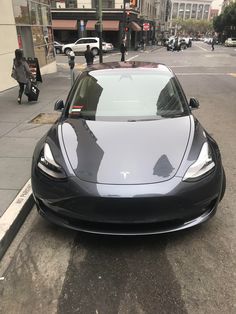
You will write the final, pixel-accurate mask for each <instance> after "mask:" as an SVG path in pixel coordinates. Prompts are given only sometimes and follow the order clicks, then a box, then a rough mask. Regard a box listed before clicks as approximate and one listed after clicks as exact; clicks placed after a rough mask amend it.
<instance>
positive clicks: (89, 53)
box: [84, 45, 94, 66]
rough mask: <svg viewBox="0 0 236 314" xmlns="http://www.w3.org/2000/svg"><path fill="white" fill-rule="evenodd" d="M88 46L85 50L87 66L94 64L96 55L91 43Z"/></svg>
mask: <svg viewBox="0 0 236 314" xmlns="http://www.w3.org/2000/svg"><path fill="white" fill-rule="evenodd" d="M86 48H87V49H86V50H85V52H84V57H85V60H86V63H87V66H90V65H92V64H93V59H94V55H93V52H92V51H91V49H90V45H87V46H86Z"/></svg>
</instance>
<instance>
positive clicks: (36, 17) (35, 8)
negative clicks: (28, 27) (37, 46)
mask: <svg viewBox="0 0 236 314" xmlns="http://www.w3.org/2000/svg"><path fill="white" fill-rule="evenodd" d="M29 13H30V22H31V24H32V25H34V24H36V25H42V24H43V20H42V12H41V5H40V4H38V3H35V2H31V1H30V2H29Z"/></svg>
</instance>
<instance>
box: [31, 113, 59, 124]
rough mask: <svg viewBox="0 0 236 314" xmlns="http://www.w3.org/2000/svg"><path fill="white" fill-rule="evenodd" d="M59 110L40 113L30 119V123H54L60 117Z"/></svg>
mask: <svg viewBox="0 0 236 314" xmlns="http://www.w3.org/2000/svg"><path fill="white" fill-rule="evenodd" d="M60 115H61V114H60V113H59V112H51V113H40V114H38V115H37V116H36V117H35V118H33V119H32V120H30V121H29V123H36V124H53V123H55V122H56V121H57V119H58V118H59V117H60Z"/></svg>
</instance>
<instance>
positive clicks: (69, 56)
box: [68, 51, 75, 70]
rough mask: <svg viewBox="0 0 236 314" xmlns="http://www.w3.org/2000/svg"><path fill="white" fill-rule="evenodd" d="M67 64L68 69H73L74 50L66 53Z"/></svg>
mask: <svg viewBox="0 0 236 314" xmlns="http://www.w3.org/2000/svg"><path fill="white" fill-rule="evenodd" d="M68 64H69V66H70V69H71V70H72V69H74V67H75V53H74V51H71V52H69V53H68Z"/></svg>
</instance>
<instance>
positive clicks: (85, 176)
mask: <svg viewBox="0 0 236 314" xmlns="http://www.w3.org/2000/svg"><path fill="white" fill-rule="evenodd" d="M190 125H191V123H190V117H189V116H184V117H179V118H172V119H171V118H170V119H161V120H154V121H137V122H108V121H105V122H104V121H91V120H88V121H86V120H83V119H67V120H65V121H64V122H63V123H62V137H63V142H64V146H65V150H66V153H67V156H68V159H69V162H70V164H71V166H72V168H73V170H74V173H75V175H76V176H78V177H79V178H80V179H81V180H85V181H89V182H96V183H102V184H147V183H155V182H162V181H166V180H169V179H171V178H172V177H173V176H174V175H175V174H176V172H177V170H178V168H179V166H180V164H181V161H182V159H183V156H184V153H185V151H186V148H187V145H188V140H189V134H190Z"/></svg>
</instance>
